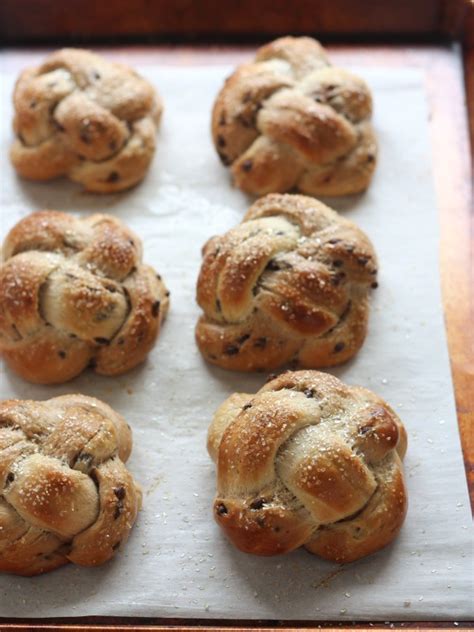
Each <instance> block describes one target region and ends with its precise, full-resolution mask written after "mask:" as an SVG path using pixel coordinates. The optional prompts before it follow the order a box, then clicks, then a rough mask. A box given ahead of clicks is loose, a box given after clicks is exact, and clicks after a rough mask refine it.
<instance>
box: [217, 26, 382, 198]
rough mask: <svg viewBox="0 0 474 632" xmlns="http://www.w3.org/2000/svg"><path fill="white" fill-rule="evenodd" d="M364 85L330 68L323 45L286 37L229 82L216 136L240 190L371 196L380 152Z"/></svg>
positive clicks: (219, 103)
mask: <svg viewBox="0 0 474 632" xmlns="http://www.w3.org/2000/svg"><path fill="white" fill-rule="evenodd" d="M371 113H372V98H371V95H370V92H369V89H368V87H367V85H366V84H365V82H364V81H363V80H362V79H360V78H359V77H357V76H355V75H352V74H351V73H349V72H347V71H345V70H342V69H340V68H335V67H333V66H331V65H330V64H329V61H328V59H327V57H326V54H325V52H324V49H323V48H322V47H321V45H320V44H319V42H317V41H316V40H313V39H311V38H308V37H297V38H294V37H282V38H280V39H277V40H275V41H273V42H271V43H270V44H267V45H266V46H264V47H262V48H260V49H259V50H258V51H257V54H256V57H255V60H254V61H253V62H251V63H247V64H242V65H241V66H239V67H238V68H237V69H236V71H235V72H234V73H233V74H232V75H231V76H230V77H229V78H228V79H227V81H226V82H225V84H224V86H223V88H222V90H221V91H220V93H219V95H218V96H217V99H216V102H215V104H214V109H213V113H212V135H213V140H214V144H215V147H216V150H217V152H218V154H219V156H220V158H221V161H222V162H223V164H224V165H228V166H230V167H231V172H232V177H233V179H234V182H235V184H236V185H237V186H238V187H239V188H240V189H242V190H243V191H246V192H247V193H251V194H254V195H264V194H265V193H271V192H280V193H283V192H285V191H289V190H290V189H297V190H299V191H301V192H302V193H308V194H310V195H317V196H320V195H321V196H322V195H335V196H337V195H347V194H351V193H357V192H360V191H363V190H364V189H366V188H367V187H368V185H369V183H370V180H371V178H372V174H373V171H374V169H375V164H376V157H377V145H376V140H375V135H374V133H373V129H372V126H371V124H370V117H371Z"/></svg>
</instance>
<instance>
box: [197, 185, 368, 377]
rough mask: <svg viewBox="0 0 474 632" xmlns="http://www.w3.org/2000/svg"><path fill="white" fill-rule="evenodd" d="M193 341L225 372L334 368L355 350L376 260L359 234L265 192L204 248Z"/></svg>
mask: <svg viewBox="0 0 474 632" xmlns="http://www.w3.org/2000/svg"><path fill="white" fill-rule="evenodd" d="M203 255H204V260H203V263H202V267H201V271H200V274H199V279H198V284H197V300H198V303H199V305H200V306H201V307H202V309H203V310H204V315H203V316H201V318H200V320H199V322H198V324H197V328H196V339H197V344H198V346H199V349H200V351H201V353H202V354H203V355H204V357H205V358H206V360H208V361H209V362H212V363H213V364H217V365H219V366H222V367H224V368H227V369H234V370H238V371H254V370H266V369H274V368H276V367H278V366H281V365H283V364H285V363H288V362H290V361H292V362H295V363H296V364H298V365H300V366H302V367H306V368H318V367H323V366H331V365H334V364H339V363H341V362H344V361H346V360H348V359H349V358H350V357H352V356H353V355H354V354H355V353H356V352H357V351H358V350H359V348H360V347H361V345H362V343H363V341H364V338H365V335H366V331H367V321H368V315H369V301H368V295H369V292H370V287H376V286H377V281H376V275H377V260H376V256H375V252H374V250H373V247H372V245H371V243H370V241H369V239H368V238H367V237H366V235H365V234H364V233H363V232H362V231H361V230H360V229H359V228H358V227H357V226H356V225H355V224H353V223H352V222H350V221H348V220H346V219H344V218H342V217H340V216H339V215H338V214H337V213H336V212H335V211H333V210H332V209H330V208H328V207H327V206H325V205H324V204H321V202H318V201H317V200H315V199H313V198H309V197H305V196H301V195H290V194H284V195H280V194H271V195H267V196H265V197H264V198H261V199H260V200H258V201H257V202H255V204H253V206H251V207H250V209H249V211H248V213H247V214H246V216H245V217H244V220H243V221H242V223H241V224H240V225H239V226H237V227H236V228H234V229H232V230H230V231H229V232H228V233H226V234H225V235H223V236H221V237H213V238H212V239H210V240H209V241H208V242H207V244H206V245H205V246H204V251H203Z"/></svg>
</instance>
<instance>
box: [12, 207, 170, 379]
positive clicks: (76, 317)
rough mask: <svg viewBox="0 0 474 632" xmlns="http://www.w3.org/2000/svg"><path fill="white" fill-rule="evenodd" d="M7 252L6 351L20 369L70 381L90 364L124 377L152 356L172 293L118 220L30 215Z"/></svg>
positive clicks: (27, 376)
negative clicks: (150, 352)
mask: <svg viewBox="0 0 474 632" xmlns="http://www.w3.org/2000/svg"><path fill="white" fill-rule="evenodd" d="M3 254H4V259H5V261H4V263H3V265H2V266H1V267H0V351H1V352H2V355H3V357H4V358H5V360H6V362H7V363H8V364H9V366H10V367H11V368H12V369H13V370H14V371H16V372H17V373H19V374H20V375H21V376H22V377H24V378H25V379H27V380H30V381H32V382H39V383H43V384H49V383H58V382H65V381H67V380H69V379H71V378H73V377H75V376H76V375H78V374H79V373H81V372H82V371H83V370H84V369H85V368H86V367H87V366H88V365H90V364H92V365H93V366H94V367H95V370H96V371H97V372H98V373H102V374H104V375H116V374H119V373H123V372H125V371H128V370H129V369H131V368H132V367H134V366H136V365H137V364H139V363H140V362H142V361H143V360H144V359H145V358H146V356H147V354H148V352H149V351H150V349H151V348H152V346H153V344H154V342H155V340H156V338H157V336H158V334H159V331H160V327H161V323H162V321H163V319H164V318H165V316H166V313H167V310H168V305H169V298H168V295H169V292H168V291H167V290H166V287H165V285H164V283H163V281H162V280H161V277H160V276H159V275H156V273H155V272H154V270H153V269H152V268H150V267H149V266H147V265H144V264H143V263H142V260H141V259H142V256H141V255H142V247H141V242H140V240H139V239H138V237H137V236H136V235H134V234H133V233H132V232H131V231H130V230H129V229H128V228H127V227H126V226H125V225H124V224H122V223H121V222H120V221H119V220H117V219H115V218H113V217H111V216H108V215H91V216H89V217H88V218H86V219H83V220H80V219H76V218H74V217H73V216H71V215H67V214H66V213H60V212H57V211H39V212H37V213H32V214H31V215H29V216H28V217H26V218H25V219H23V220H22V221H21V222H19V223H18V224H17V225H16V226H14V228H13V229H12V230H11V231H10V233H9V234H8V235H7V237H6V239H5V243H4V247H3Z"/></svg>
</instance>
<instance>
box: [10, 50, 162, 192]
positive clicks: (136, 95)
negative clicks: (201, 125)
mask: <svg viewBox="0 0 474 632" xmlns="http://www.w3.org/2000/svg"><path fill="white" fill-rule="evenodd" d="M13 103H14V107H15V117H14V121H13V128H14V131H15V134H16V140H15V142H14V143H13V146H12V148H11V160H12V163H13V165H14V167H15V169H16V170H17V171H18V173H19V174H20V175H21V176H23V177H25V178H29V179H31V180H50V179H51V178H57V177H58V176H67V177H69V178H70V179H71V180H74V181H75V182H79V183H81V184H82V185H84V187H85V188H86V189H87V190H88V191H95V192H98V193H112V192H114V191H121V190H123V189H128V188H129V187H132V186H133V185H135V184H137V183H138V182H140V180H142V179H143V177H144V175H145V173H146V171H147V169H148V167H149V165H150V162H151V160H152V158H153V154H154V153H155V136H156V131H157V128H158V125H159V122H160V117H161V112H162V109H163V108H162V104H161V100H160V98H159V96H158V95H157V93H156V92H155V90H154V89H153V87H152V86H151V85H150V84H149V83H148V82H147V81H145V79H143V78H142V77H140V76H139V75H138V74H137V73H136V72H135V71H133V70H132V69H131V68H128V67H127V66H124V65H122V64H116V63H112V62H110V61H107V60H106V59H104V58H102V57H100V56H99V55H95V54H94V53H91V52H90V51H87V50H80V49H74V48H64V49H62V50H59V51H56V52H55V53H53V54H52V55H49V57H47V58H46V60H45V61H44V63H43V64H41V66H39V67H37V68H28V69H26V70H24V71H23V72H22V73H21V75H20V77H19V79H18V81H17V83H16V86H15V91H14V94H13Z"/></svg>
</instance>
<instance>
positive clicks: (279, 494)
mask: <svg viewBox="0 0 474 632" xmlns="http://www.w3.org/2000/svg"><path fill="white" fill-rule="evenodd" d="M208 450H209V453H210V455H211V457H212V459H213V460H214V461H215V462H216V464H217V496H216V499H215V502H214V516H215V519H216V521H217V523H218V524H219V526H221V527H222V529H223V530H224V532H225V533H226V535H227V536H228V537H229V538H230V540H231V541H232V543H233V544H235V546H236V547H237V548H239V549H241V550H242V551H245V552H247V553H255V554H258V555H275V554H277V553H285V552H287V551H291V550H293V549H296V548H298V547H300V546H304V547H306V548H307V549H308V550H309V551H311V552H312V553H316V554H317V555H320V556H322V557H324V558H326V559H329V560H333V561H336V562H351V561H353V560H356V559H358V558H361V557H364V556H366V555H370V554H371V553H374V552H375V551H377V550H378V549H380V548H382V547H384V546H386V545H387V544H389V543H390V542H391V541H392V540H393V539H394V538H395V536H396V534H397V532H398V531H399V529H400V527H401V526H402V523H403V521H404V518H405V513H406V508H407V497H406V491H405V484H404V478H403V471H402V464H401V459H403V457H404V454H405V451H406V433H405V429H404V427H403V425H402V423H401V421H400V419H399V418H398V417H397V415H396V414H395V412H394V411H393V410H392V409H391V408H390V407H389V406H388V405H387V404H386V403H385V402H384V401H383V400H382V399H381V398H380V397H377V395H375V394H374V393H372V392H370V391H368V390H366V389H364V388H359V387H354V386H346V385H345V384H343V383H342V382H340V381H339V380H338V379H336V378H335V377H333V376H331V375H328V374H326V373H319V372H317V371H298V372H287V373H283V374H282V375H280V376H279V377H277V378H275V379H273V380H272V381H271V382H268V383H267V384H266V385H265V386H264V387H263V388H261V389H260V390H259V391H258V392H257V393H256V394H255V395H250V394H245V393H235V394H234V395H232V396H231V397H229V399H227V400H226V401H225V402H224V403H223V404H222V406H221V407H220V408H219V409H218V410H217V412H216V414H215V416H214V419H213V421H212V424H211V426H210V428H209V435H208Z"/></svg>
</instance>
